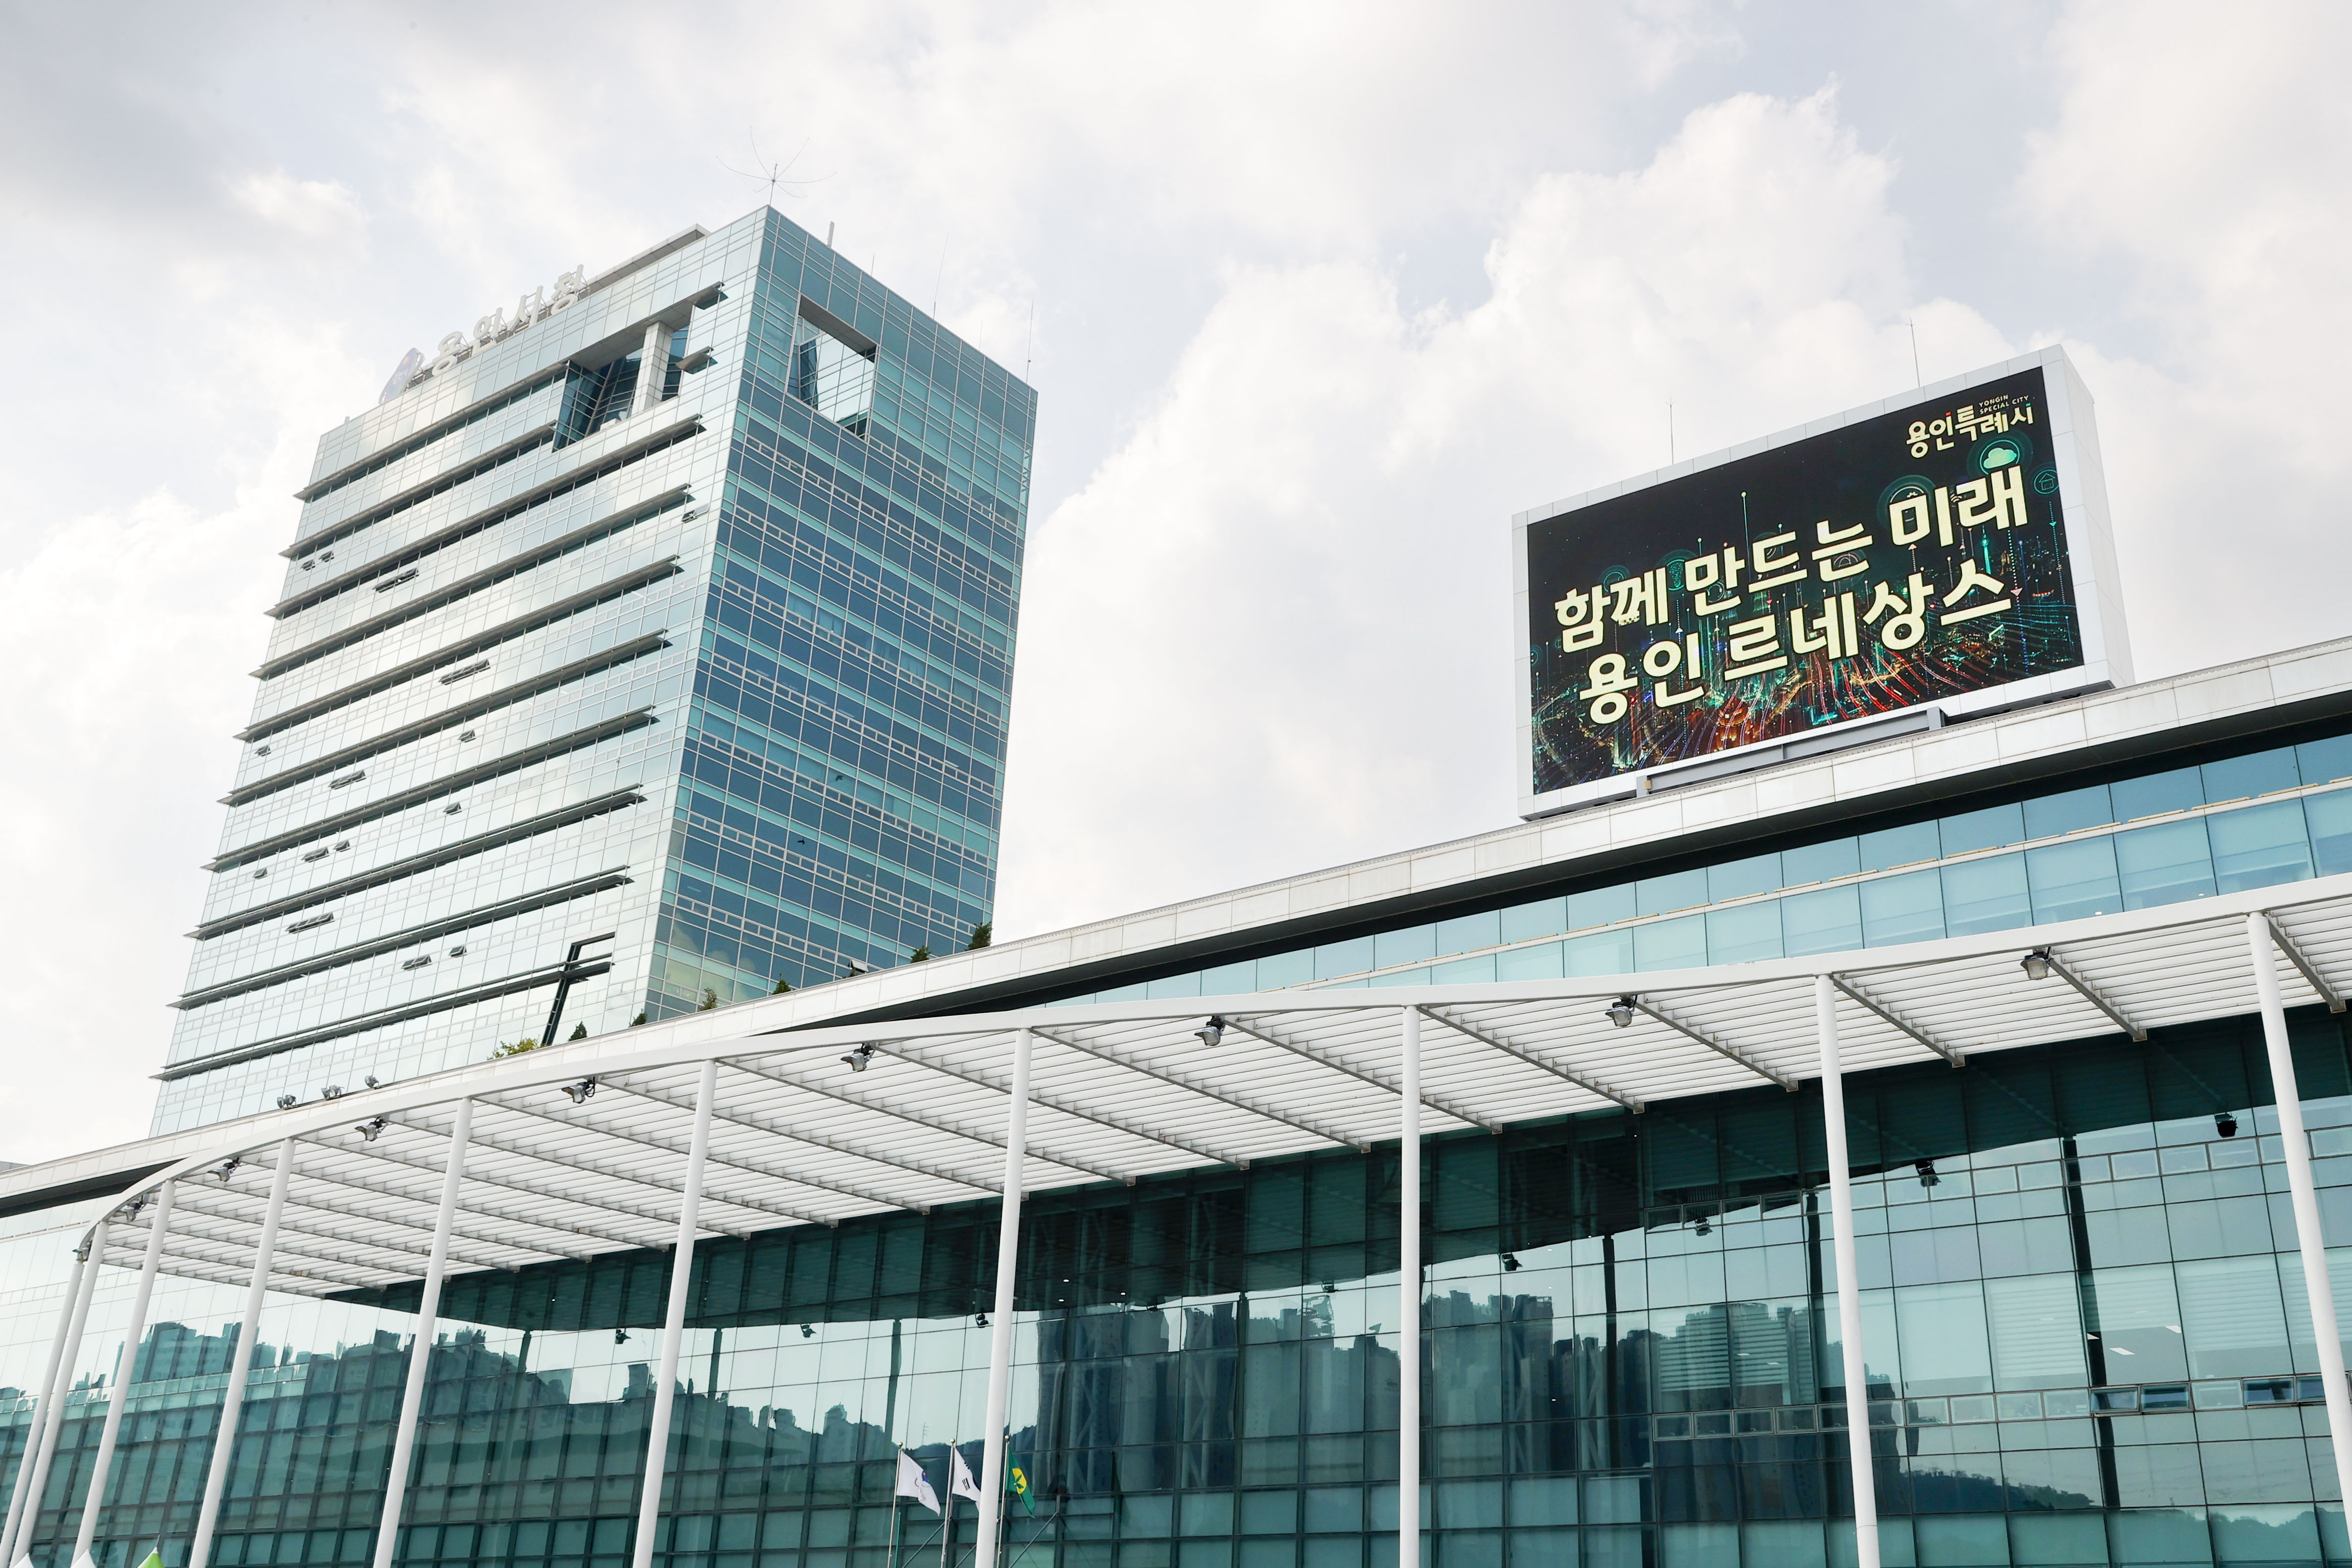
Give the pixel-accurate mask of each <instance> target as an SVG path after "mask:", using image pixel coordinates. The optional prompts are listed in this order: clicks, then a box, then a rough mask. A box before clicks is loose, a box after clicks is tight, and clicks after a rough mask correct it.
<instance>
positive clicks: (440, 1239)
mask: <svg viewBox="0 0 2352 1568" xmlns="http://www.w3.org/2000/svg"><path fill="white" fill-rule="evenodd" d="M473 1130H474V1102H473V1101H472V1100H459V1101H458V1102H457V1122H456V1124H455V1125H454V1126H452V1127H451V1128H450V1130H449V1152H448V1156H447V1158H448V1161H449V1168H448V1169H447V1170H446V1171H445V1172H443V1173H442V1175H441V1208H440V1212H439V1213H437V1214H436V1215H434V1219H433V1255H432V1256H431V1257H430V1258H426V1259H425V1290H424V1293H423V1294H422V1295H421V1296H420V1297H418V1299H417V1302H416V1337H415V1339H414V1340H412V1341H411V1342H410V1343H409V1352H408V1382H407V1384H406V1385H405V1386H404V1388H403V1389H402V1390H401V1394H400V1424H399V1425H398V1426H396V1427H394V1430H393V1435H392V1469H391V1471H390V1473H389V1475H388V1476H387V1477H386V1479H385V1480H384V1485H383V1506H382V1507H381V1508H379V1509H378V1510H376V1516H375V1568H392V1553H393V1548H394V1545H395V1544H396V1543H397V1542H398V1541H399V1539H400V1514H401V1510H402V1507H403V1505H404V1504H405V1503H406V1502H407V1500H408V1469H409V1460H410V1458H411V1457H412V1456H413V1455H414V1454H415V1451H416V1417H417V1415H418V1414H419V1413H420V1412H422V1411H423V1410H424V1408H425V1379H426V1378H427V1377H428V1376H429V1375H430V1373H431V1372H432V1369H433V1341H434V1333H435V1331H436V1328H437V1327H438V1326H439V1324H440V1321H441V1279H442V1277H443V1275H444V1274H446V1272H447V1270H448V1267H449V1227H450V1226H451V1225H453V1224H454V1223H456V1221H457V1194H458V1190H459V1189H460V1188H461V1187H463V1186H464V1185H465V1181H466V1141H467V1138H468V1137H470V1136H471V1135H472V1133H473Z"/></svg>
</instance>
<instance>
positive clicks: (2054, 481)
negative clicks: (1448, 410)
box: [1521, 360, 2104, 802]
mask: <svg viewBox="0 0 2352 1568" xmlns="http://www.w3.org/2000/svg"><path fill="white" fill-rule="evenodd" d="M2053 368H2054V369H2055V370H2056V371H2057V372H2058V373H2059V376H2060V378H2061V379H2071V378H2070V377H2069V376H2068V374H2067V373H2066V371H2065V367H2064V365H2063V360H2058V361H2056V363H2055V364H2054V366H2053ZM2043 371H2044V367H2043V365H2042V364H2039V363H2036V364H2032V365H2030V366H2029V367H2027V368H2023V369H2012V370H2011V373H2010V374H2000V375H1996V376H1992V377H1990V378H1987V379H1979V380H1975V381H1972V382H1970V383H1969V384H1965V385H1963V386H1961V387H1960V388H1959V389H1958V391H1956V392H1950V393H1945V394H1944V395H1938V396H1936V397H1935V398H1934V400H1933V401H1932V402H1923V403H1919V404H1916V405H1911V406H1908V407H1901V408H1893V409H1888V410H1886V411H1885V412H1879V413H1874V414H1871V415H1868V416H1862V417H1856V418H1851V419H1850V420H1849V421H1848V422H1846V423H1843V424H1842V425H1839V426H1837V427H1835V428H1832V429H1828V430H1826V431H1823V432H1822V433H1820V434H1816V435H1810V436H1800V437H1794V438H1789V439H1783V440H1781V441H1779V442H1776V443H1771V444H1767V445H1765V446H1764V447H1762V449H1760V450H1755V451H1752V452H1749V453H1748V455H1744V456H1730V457H1727V458H1723V459H1721V460H1711V461H1708V462H1706V463H1703V464H1701V465H1698V466H1696V468H1695V470H1694V471H1690V472H1685V473H1679V474H1677V475H1675V477H1673V478H1668V479H1661V480H1658V481H1656V482H1654V483H1647V484H1643V485H1640V486H1638V487H1633V488H1625V489H1621V490H1619V491H1617V492H1615V493H1604V494H1603V495H1601V497H1600V498H1599V499H1593V500H1586V501H1582V502H1571V503H1568V504H1567V505H1566V506H1565V507H1564V508H1563V509H1561V510H1557V511H1555V512H1553V513H1551V514H1550V515H1549V516H1542V517H1539V518H1535V519H1533V520H1532V521H1527V522H1526V523H1525V526H1524V538H1523V542H1522V546H1521V547H1522V549H1523V550H1524V552H1525V554H1524V561H1523V563H1522V566H1523V570H1524V574H1525V575H1524V578H1523V580H1522V581H1523V584H1524V586H1525V590H1526V601H1525V602H1526V605H1527V632H1528V675H1527V682H1526V694H1527V700H1528V719H1529V723H1528V736H1529V744H1530V751H1531V753H1532V754H1531V755H1530V757H1529V758H1528V763H1529V765H1530V766H1531V768H1532V778H1531V779H1529V780H1528V781H1526V783H1525V784H1523V786H1522V789H1523V795H1522V799H1523V802H1524V801H1527V800H1529V799H1533V800H1538V801H1540V800H1541V799H1543V798H1544V797H1546V796H1554V797H1555V798H1557V797H1558V796H1557V792H1559V791H1563V790H1570V791H1572V790H1576V789H1578V787H1579V786H1584V785H1590V784H1593V783H1594V781H1599V780H1606V779H1610V778H1612V777H1615V776H1616V775H1620V774H1622V773H1628V772H1633V771H1637V770H1643V769H1650V768H1655V767H1658V766H1660V765H1662V764H1664V763H1675V762H1681V761H1685V760H1687V759H1691V758H1696V757H1702V756H1706V755H1709V754H1711V753H1715V752H1723V751H1727V750H1729V749H1732V748H1735V747H1740V746H1748V745H1752V744H1755V743H1757V742H1766V741H1772V740H1777V739H1781V738H1784V737H1788V736H1790V735H1793V734H1798V733H1801V732H1803V731H1810V730H1813V729H1816V728H1818V727H1820V726H1822V725H1827V724H1833V723H1839V722H1843V721H1849V720H1854V719H1860V718H1866V717H1870V716H1873V715H1878V714H1885V713H1891V712H1895V711H1896V710H1904V709H1911V708H1916V707H1918V706H1920V705H1922V704H1928V703H1936V702H1939V701H1944V700H1949V699H1953V698H1955V697H1959V696H1963V695H1965V694H1972V693H1980V692H1984V691H1986V690H1988V689H1994V688H2000V687H2006V686H2011V685H2013V684H2015V683H2018V682H2021V681H2030V680H2033V679H2036V678H2041V677H2048V676H2052V675H2055V674H2058V673H2060V672H2064V671H2070V670H2071V671H2079V670H2081V669H2082V668H2083V667H2084V665H2085V663H2086V661H2087V660H2088V659H2090V658H2097V657H2099V654H2098V650H2097V649H2096V648H2095V647H2094V648H2093V649H2092V650H2091V651H2090V653H2089V654H2088V655H2086V648H2085V633H2084V616H2082V614H2081V608H2082V606H2081V605H2080V604H2079V603H2078V599H2079V597H2080V595H2082V594H2083V592H2084V585H2085V584H2086V583H2087V582H2088V578H2087V577H2085V576H2084V574H2082V572H2081V571H2079V570H2078V566H2079V564H2080V563H2077V562H2076V561H2075V560H2074V553H2075V552H2077V551H2078V550H2079V549H2080V541H2079V540H2076V541H2073V542H2070V539H2069V535H2068V524H2069V522H2070V521H2073V519H2072V518H2071V516H2070V510H2069V509H2070V507H2071V506H2073V505H2074V500H2075V498H2074V496H2072V495H2070V494H2069V493H2068V484H2069V483H2072V482H2073V474H2072V473H2071V472H2068V471H2069V470H2073V469H2074V468H2075V465H2074V461H2073V458H2074V452H2073V449H2072V447H2069V448H2068V450H2067V454H2066V456H2067V458H2068V460H2067V461H2065V462H2061V461H2060V460H2059V459H2060V447H2061V445H2062V443H2061V441H2060V440H2058V439H2057V438H2055V437H2054V436H2053V416H2052V400H2051V391H2050V388H2049V386H2048V385H2047V384H2046V383H2045V377H2044V374H2043ZM2081 401H2082V402H2083V403H2084V404H2085V405H2087V401H2088V400H2087V397H2084V398H2082V399H2081ZM2084 412H2087V410H2086V409H2085V410H2084ZM2062 472H2067V473H2068V482H2067V483H2062V479H2061V475H2062ZM2099 526H2100V529H2101V540H2102V542H2103V543H2104V521H2103V520H2102V521H2101V522H2100V525H2099ZM2062 684H2063V683H2062ZM2044 685H2045V689H2047V687H2048V683H2047V682H2045V683H2044Z"/></svg>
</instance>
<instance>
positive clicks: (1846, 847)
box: [1780, 838, 1862, 888]
mask: <svg viewBox="0 0 2352 1568" xmlns="http://www.w3.org/2000/svg"><path fill="white" fill-rule="evenodd" d="M1861 869H1862V841H1861V840H1860V839H1857V838H1832V839H1830V840H1829V841H1828V842H1826V843H1822V844H1808V845H1806V846H1805V847H1803V848H1801V849H1783V850H1781V851H1780V875H1781V876H1782V877H1784V878H1786V879H1788V886H1790V887H1791V888H1801V887H1803V886H1804V885H1805V884H1806V883H1808V882H1833V881H1835V880H1836V879H1838V878H1840V877H1851V876H1853V875H1854V874H1855V873H1856V872H1858V871H1860V870H1861Z"/></svg>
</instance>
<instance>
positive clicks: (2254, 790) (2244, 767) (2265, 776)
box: [2198, 746, 2303, 805]
mask: <svg viewBox="0 0 2352 1568" xmlns="http://www.w3.org/2000/svg"><path fill="white" fill-rule="evenodd" d="M2198 772H2200V773H2202V774H2203V775H2204V778H2205V798H2206V799H2207V800H2208V801H2210V802H2213V803H2215V804H2217V805H2218V804H2219V803H2221V802H2222V801H2225V800H2243V799H2245V798H2246V797H2248V796H2250V795H2269V794H2270V793H2271V792H2272V791H2273V790H2282V789H2293V788H2294V786H2295V785H2297V784H2301V783H2302V782H2303V774H2302V773H2301V771H2300V770H2298V769H2297V768H2296V767H2295V765H2294V747H2292V746H2280V747H2277V748H2276V749H2274V750H2272V751H2268V752H2255V753H2254V754H2253V755H2252V756H2250V757H2231V759H2230V760H2229V761H2227V762H2221V763H2206V764H2205V765H2204V766H2203V767H2202V768H2200V769H2199V770H2198Z"/></svg>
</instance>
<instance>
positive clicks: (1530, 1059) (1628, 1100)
mask: <svg viewBox="0 0 2352 1568" xmlns="http://www.w3.org/2000/svg"><path fill="white" fill-rule="evenodd" d="M1420 1012H1421V1013H1422V1014H1423V1016H1427V1017H1430V1018H1433V1019H1434V1020H1436V1021H1437V1022H1438V1023H1441V1024H1443V1025H1444V1026H1446V1027H1447V1028H1449V1029H1451V1030H1453V1031H1454V1033H1455V1034H1457V1035H1467V1036H1469V1037H1470V1038H1472V1039H1474V1040H1475V1041H1477V1042H1478V1043H1479V1044H1480V1045H1482V1046H1492V1047H1494V1048H1495V1049H1496V1050H1498V1051H1500V1052H1502V1053H1503V1054H1504V1055H1505V1056H1507V1057H1516V1058H1518V1059H1519V1060H1520V1061H1523V1062H1525V1063H1527V1064H1528V1066H1529V1067H1531V1068H1541V1069H1543V1070H1544V1071H1545V1072H1548V1073H1549V1074H1551V1076H1552V1077H1554V1078H1556V1079H1564V1080H1566V1081H1567V1082H1569V1083H1572V1084H1574V1085H1575V1086H1576V1087H1577V1088H1579V1089H1582V1090H1584V1091H1585V1092H1586V1093H1588V1094H1597V1095H1599V1096H1600V1097H1601V1099H1603V1100H1615V1101H1616V1102H1617V1103H1618V1104H1620V1105H1622V1106H1623V1107H1624V1108H1625V1109H1626V1110H1631V1111H1633V1112H1634V1113H1635V1114H1637V1115H1638V1114H1640V1112H1641V1110H1642V1101H1641V1100H1640V1099H1638V1098H1637V1097H1635V1096H1633V1095H1631V1094H1627V1093H1626V1092H1624V1091H1623V1090H1622V1089H1612V1088H1610V1087H1609V1086H1608V1085H1607V1084H1605V1083H1602V1082H1601V1080H1600V1079H1596V1078H1593V1077H1591V1076H1590V1075H1588V1074H1585V1073H1580V1072H1578V1071H1576V1070H1574V1069H1573V1068H1564V1067H1562V1066H1560V1065H1559V1063H1558V1062H1555V1061H1550V1060H1548V1059H1546V1058H1543V1057H1539V1056H1538V1055H1536V1054H1535V1052H1533V1051H1531V1050H1529V1049H1528V1048H1527V1047H1525V1046H1522V1045H1518V1044H1516V1043H1514V1042H1513V1041H1512V1040H1511V1039H1510V1038H1508V1037H1507V1036H1503V1035H1499V1034H1496V1033H1495V1032H1494V1031H1492V1030H1489V1029H1486V1028H1484V1027H1482V1026H1479V1025H1476V1024H1473V1023H1471V1022H1469V1021H1468V1020H1467V1019H1465V1018H1458V1017H1456V1016H1454V1015H1453V1014H1451V1013H1449V1012H1447V1011H1446V1010H1445V1009H1444V1008H1443V1007H1423V1008H1421V1009H1420Z"/></svg>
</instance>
